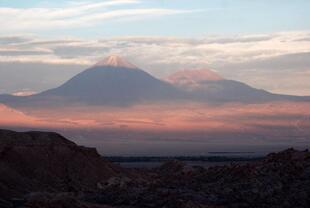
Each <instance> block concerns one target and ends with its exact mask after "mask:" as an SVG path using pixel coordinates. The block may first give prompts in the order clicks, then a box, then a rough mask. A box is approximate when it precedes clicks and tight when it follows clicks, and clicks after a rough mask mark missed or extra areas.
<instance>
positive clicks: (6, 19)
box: [0, 0, 191, 32]
mask: <svg viewBox="0 0 310 208" xmlns="http://www.w3.org/2000/svg"><path fill="white" fill-rule="evenodd" d="M135 4H137V5H140V4H141V2H140V1H137V0H114V1H112V0H111V1H105V2H80V3H78V4H72V3H71V4H68V5H64V6H63V7H61V8H53V7H37V8H7V7H0V24H1V27H2V29H3V30H4V31H6V32H15V31H23V32H25V31H28V32H33V31H42V30H50V31H51V30H55V29H59V28H62V29H68V28H82V27H89V26H95V25H99V24H102V23H104V22H105V21H107V20H118V21H119V20H125V21H127V20H128V19H141V18H145V17H150V16H151V17H154V16H164V15H174V14H181V13H187V12H191V11H189V10H178V9H165V8H150V7H148V8H147V7H144V8H142V7H136V8H130V9H123V7H122V6H124V5H135Z"/></svg>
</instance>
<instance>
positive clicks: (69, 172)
mask: <svg viewBox="0 0 310 208" xmlns="http://www.w3.org/2000/svg"><path fill="white" fill-rule="evenodd" d="M16 197H17V198H16ZM0 207H1V208H2V207H3V208H17V207H18V208H58V207H59V208H73V207H74V208H76V207H77V208H100V207H101V208H108V207H111V208H112V207H113V208H161V207H165V208H211V207H213V208H235V207H236V208H243V207H244V208H252V207H258V208H260V207H266V208H267V207H268V208H279V207H281V208H282V207H284V208H286V207H287V208H291V207H300V208H308V207H310V153H309V152H308V151H296V150H294V149H288V150H285V151H282V152H279V153H272V154H269V155H268V156H267V157H266V158H264V159H262V160H260V161H255V162H249V163H247V164H242V165H240V164H231V165H226V166H214V167H210V168H208V169H206V168H203V167H192V168H188V167H186V165H185V164H184V163H182V162H180V161H169V162H167V163H165V164H163V165H162V166H161V167H158V168H154V169H145V170H134V169H133V170H124V169H121V168H119V167H117V166H114V165H112V164H111V163H110V162H108V161H106V160H104V159H102V157H101V156H100V155H99V154H98V153H97V152H96V150H95V149H92V148H86V147H81V146H77V145H76V144H74V143H73V142H70V141H69V140H67V139H65V138H64V137H62V136H60V135H58V134H56V133H43V132H27V133H17V132H12V131H5V130H0Z"/></svg>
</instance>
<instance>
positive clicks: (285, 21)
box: [0, 0, 310, 95]
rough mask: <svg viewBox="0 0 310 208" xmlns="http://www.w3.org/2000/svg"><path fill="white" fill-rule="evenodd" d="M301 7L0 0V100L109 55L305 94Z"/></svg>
mask: <svg viewBox="0 0 310 208" xmlns="http://www.w3.org/2000/svg"><path fill="white" fill-rule="evenodd" d="M309 8H310V1H308V0H296V1H291V0H251V1H249V0H191V1H189V0H106V1H94V0H81V1H72V0H71V1H65V0H54V1H46V0H45V1H42V0H27V1H21V0H0V25H1V30H0V93H17V94H18V93H22V94H23V93H29V92H39V91H42V90H46V89H49V88H51V87H56V86H58V85H59V84H61V83H62V82H64V81H65V80H66V79H69V78H70V77H71V76H73V75H74V74H76V73H78V72H80V71H81V70H83V69H85V68H87V67H88V66H90V65H92V64H94V63H96V62H97V61H98V60H100V59H102V58H103V57H105V56H107V55H109V54H111V53H113V54H115V53H116V54H120V55H122V56H124V57H125V58H127V59H128V60H130V61H131V62H133V63H135V64H136V65H138V66H139V67H141V68H143V69H145V70H146V71H148V72H149V73H151V74H153V75H154V76H157V77H159V78H165V77H166V76H168V75H169V74H171V73H173V72H175V71H177V70H179V69H184V68H185V69H195V68H211V69H213V70H215V71H216V72H218V73H219V74H221V75H222V76H224V77H226V78H228V79H235V80H239V81H243V82H246V83H248V84H250V85H252V86H254V87H257V88H262V89H266V90H268V91H271V92H276V93H285V94H295V95H310V82H309V78H310V67H309V64H310V61H309V60H310V12H309Z"/></svg>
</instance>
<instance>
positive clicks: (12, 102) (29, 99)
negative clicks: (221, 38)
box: [0, 56, 310, 108]
mask: <svg viewBox="0 0 310 208" xmlns="http://www.w3.org/2000/svg"><path fill="white" fill-rule="evenodd" d="M281 100H287V101H310V98H309V97H298V96H287V95H277V94H272V93H269V92H267V91H264V90H259V89H255V88H253V87H250V86H248V85H246V84H244V83H242V82H238V81H233V80H226V79H224V78H222V77H221V76H220V75H218V74H217V73H216V72H214V71H210V70H207V69H203V70H183V71H179V72H177V73H175V74H173V75H171V76H170V77H169V78H168V79H167V81H162V80H159V79H157V78H155V77H153V76H151V75H150V74H148V73H147V72H145V71H143V70H141V69H139V68H138V67H136V66H135V65H133V64H131V63H129V62H128V61H126V60H124V59H121V58H120V57H118V56H109V57H107V58H106V59H104V60H102V61H100V62H98V63H97V64H96V65H94V66H93V67H91V68H89V69H87V70H85V71H83V72H81V73H79V74H77V75H76V76H74V77H73V78H71V79H70V80H69V81H67V82H65V83H64V84H63V85H61V86H59V87H57V88H54V89H50V90H47V91H44V92H42V93H39V94H35V95H31V96H23V97H19V96H12V95H0V102H1V103H4V104H6V105H8V106H11V107H17V108H20V107H21V108H22V107H42V106H45V107H51V106H72V105H110V106H128V105H133V104H141V103H146V102H149V103H154V102H162V101H172V102H176V101H177V102H182V101H190V102H192V101H197V102H210V103H221V102H245V103H258V102H268V101H281Z"/></svg>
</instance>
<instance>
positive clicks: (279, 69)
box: [0, 31, 310, 94]
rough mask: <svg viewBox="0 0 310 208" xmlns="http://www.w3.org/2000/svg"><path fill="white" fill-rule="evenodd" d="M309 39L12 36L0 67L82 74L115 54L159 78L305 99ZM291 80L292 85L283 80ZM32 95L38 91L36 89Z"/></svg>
mask: <svg viewBox="0 0 310 208" xmlns="http://www.w3.org/2000/svg"><path fill="white" fill-rule="evenodd" d="M309 34H310V33H309V32H308V31H296V32H281V33H269V34H252V35H238V36H226V37H225V36H205V37H203V38H177V37H159V36H131V37H130V36H129V37H110V38H99V39H93V40H90V39H79V38H68V39H55V38H54V39H51V38H49V39H48V38H42V37H33V36H32V37H28V36H12V39H11V40H12V41H10V43H7V44H3V45H2V46H1V50H0V63H7V64H10V65H9V67H13V66H14V63H15V64H17V63H19V64H23V63H28V64H40V65H41V66H42V70H43V71H44V64H46V67H47V68H50V67H51V65H53V64H54V65H55V68H56V67H58V66H59V65H68V66H78V67H80V68H86V67H87V66H89V65H92V64H95V63H96V62H97V61H98V60H101V59H103V58H104V57H105V56H108V55H109V54H119V55H121V56H123V57H124V58H127V59H128V60H129V61H131V62H133V63H135V65H137V66H139V67H140V68H142V69H144V70H146V71H148V72H149V73H151V74H153V75H155V76H157V77H160V78H165V77H166V76H168V75H170V74H171V73H173V72H175V71H177V70H179V69H194V68H210V69H213V70H215V71H217V72H218V73H220V74H221V75H222V76H224V77H226V78H229V79H236V80H240V81H243V82H246V83H249V84H251V85H252V86H254V87H258V88H263V89H266V90H269V91H272V92H280V93H289V94H310V84H307V83H308V82H306V81H305V79H304V77H305V75H304V73H306V72H307V71H309V70H310V68H309V66H310V62H309V60H310V42H307V41H300V39H303V38H307V37H309ZM3 39H4V38H3ZM0 40H1V37H0ZM5 40H10V36H5ZM13 40H15V41H13ZM19 40H23V41H19ZM12 42H14V43H12ZM13 68H14V67H13ZM54 77H55V79H56V77H57V76H54ZM280 77H281V79H280ZM290 77H294V79H291V80H286V78H290ZM58 78H59V77H58ZM282 80H286V81H282ZM57 83H59V82H57ZM55 84H56V82H55ZM24 88H30V89H32V88H31V87H27V86H24ZM17 90H18V89H16V91H17ZM36 91H40V90H37V88H36Z"/></svg>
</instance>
